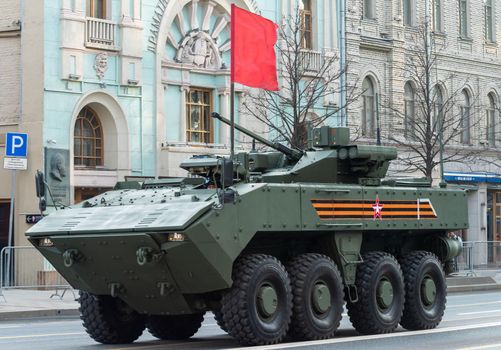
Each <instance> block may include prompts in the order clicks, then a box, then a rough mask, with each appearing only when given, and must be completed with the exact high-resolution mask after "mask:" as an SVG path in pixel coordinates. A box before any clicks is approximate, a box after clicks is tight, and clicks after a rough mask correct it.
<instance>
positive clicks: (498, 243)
mask: <svg viewBox="0 0 501 350" xmlns="http://www.w3.org/2000/svg"><path fill="white" fill-rule="evenodd" d="M487 240H488V241H490V242H491V243H489V246H490V249H489V250H488V259H489V262H491V263H498V262H500V261H501V191H489V192H488V194H487Z"/></svg>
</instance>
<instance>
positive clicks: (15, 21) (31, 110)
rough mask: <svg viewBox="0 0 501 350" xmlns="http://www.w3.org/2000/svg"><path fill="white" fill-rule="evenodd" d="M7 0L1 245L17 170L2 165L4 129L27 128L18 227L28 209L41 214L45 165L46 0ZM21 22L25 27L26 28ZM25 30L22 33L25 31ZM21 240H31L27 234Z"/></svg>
mask: <svg viewBox="0 0 501 350" xmlns="http://www.w3.org/2000/svg"><path fill="white" fill-rule="evenodd" d="M23 3H24V2H23V1H19V0H2V1H1V2H0V13H1V14H2V15H1V17H0V71H1V73H0V153H1V154H2V166H1V167H0V247H3V246H5V245H6V244H7V239H8V238H7V237H8V226H9V224H8V222H9V221H8V217H9V209H10V196H11V189H12V174H11V173H12V172H11V171H10V170H4V169H3V158H4V157H3V155H4V154H5V134H6V133H7V132H23V133H25V132H28V131H29V135H30V139H29V146H28V154H29V156H28V170H26V171H17V174H16V180H17V186H16V198H15V209H16V210H15V215H14V228H15V230H16V231H18V232H24V231H25V230H26V228H27V224H26V219H25V214H36V213H37V212H38V211H39V210H38V202H37V201H36V199H35V198H33V194H34V191H35V189H34V188H35V184H34V181H33V179H34V176H35V172H36V170H37V169H42V168H43V161H42V153H41V152H40V151H39V150H40V149H42V118H43V114H42V110H43V88H44V86H43V75H42V74H43V19H42V18H40V13H41V12H42V9H43V2H42V1H33V2H30V5H29V6H24V8H23V9H22V8H21V7H22V4H23ZM21 23H23V28H22V31H21ZM21 32H22V35H21ZM15 244H16V245H24V244H26V240H25V239H24V236H22V235H18V236H17V237H16V242H15Z"/></svg>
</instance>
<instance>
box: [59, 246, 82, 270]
mask: <svg viewBox="0 0 501 350" xmlns="http://www.w3.org/2000/svg"><path fill="white" fill-rule="evenodd" d="M81 258H82V255H81V254H80V252H79V251H78V250H76V249H68V250H66V251H65V252H64V253H63V262H64V266H66V267H72V266H73V264H74V263H76V262H78V261H79V260H81Z"/></svg>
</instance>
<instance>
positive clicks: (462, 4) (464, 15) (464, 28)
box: [459, 0, 469, 38]
mask: <svg viewBox="0 0 501 350" xmlns="http://www.w3.org/2000/svg"><path fill="white" fill-rule="evenodd" d="M468 25H469V23H468V0H459V35H460V36H461V37H462V38H468V36H469V28H468Z"/></svg>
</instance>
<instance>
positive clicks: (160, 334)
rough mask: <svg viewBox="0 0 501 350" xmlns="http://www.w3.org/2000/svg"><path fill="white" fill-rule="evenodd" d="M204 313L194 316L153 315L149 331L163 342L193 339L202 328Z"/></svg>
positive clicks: (149, 319)
mask: <svg viewBox="0 0 501 350" xmlns="http://www.w3.org/2000/svg"><path fill="white" fill-rule="evenodd" d="M203 321H204V313H198V314H192V315H151V316H150V317H148V323H147V324H146V326H147V327H148V331H149V332H150V333H151V335H153V336H154V337H155V338H158V339H162V340H180V339H188V338H190V337H192V336H193V335H194V334H195V333H196V332H197V331H198V329H199V328H200V326H202V322H203Z"/></svg>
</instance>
